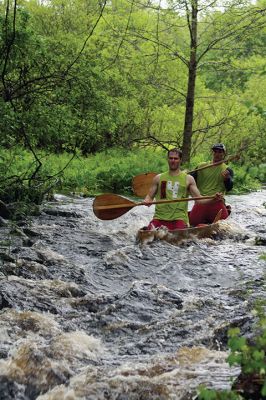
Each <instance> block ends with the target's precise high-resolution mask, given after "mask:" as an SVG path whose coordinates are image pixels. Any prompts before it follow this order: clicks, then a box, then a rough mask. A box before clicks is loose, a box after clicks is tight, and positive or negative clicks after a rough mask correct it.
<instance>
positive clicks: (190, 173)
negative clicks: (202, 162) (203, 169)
mask: <svg viewBox="0 0 266 400" xmlns="http://www.w3.org/2000/svg"><path fill="white" fill-rule="evenodd" d="M197 168H198V167H196V169H197ZM189 175H191V176H193V178H194V179H195V182H196V183H197V179H198V171H192V172H189Z"/></svg>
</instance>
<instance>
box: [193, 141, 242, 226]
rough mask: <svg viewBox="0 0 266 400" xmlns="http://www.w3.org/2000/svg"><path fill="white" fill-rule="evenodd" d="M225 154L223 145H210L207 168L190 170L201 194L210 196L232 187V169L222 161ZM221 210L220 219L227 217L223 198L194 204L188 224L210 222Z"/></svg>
mask: <svg viewBox="0 0 266 400" xmlns="http://www.w3.org/2000/svg"><path fill="white" fill-rule="evenodd" d="M225 154H226V148H225V145H224V144H222V143H217V144H214V145H213V146H212V164H213V165H211V166H210V167H209V168H205V169H202V170H199V171H197V170H196V171H195V172H192V173H191V175H192V176H193V178H194V179H195V181H196V183H197V186H198V189H199V191H200V193H201V195H202V196H212V195H214V194H215V193H216V192H220V193H223V194H225V193H226V192H228V191H229V190H231V189H232V188H233V175H234V174H233V171H232V169H231V168H228V167H227V166H226V164H225V163H224V162H223V160H224V158H225ZM205 165H208V163H202V164H200V165H199V166H198V167H197V168H201V167H204V166H205ZM220 210H222V215H221V219H226V218H227V217H228V210H227V208H226V206H225V203H224V200H223V199H221V200H220V201H219V202H216V203H212V204H209V205H208V206H206V205H205V204H194V206H193V208H192V210H191V212H190V214H189V221H190V224H191V225H193V226H196V225H198V224H209V223H212V222H213V220H214V218H215V216H216V215H217V213H218V211H220Z"/></svg>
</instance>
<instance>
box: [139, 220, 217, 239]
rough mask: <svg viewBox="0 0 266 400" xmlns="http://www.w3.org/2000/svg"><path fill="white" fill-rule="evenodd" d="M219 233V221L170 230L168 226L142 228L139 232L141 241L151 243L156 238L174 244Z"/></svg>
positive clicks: (211, 236) (210, 236) (212, 236)
mask: <svg viewBox="0 0 266 400" xmlns="http://www.w3.org/2000/svg"><path fill="white" fill-rule="evenodd" d="M218 233H219V222H216V223H213V224H210V225H204V226H199V227H193V228H186V229H176V230H173V231H169V230H168V229H167V228H160V229H155V230H146V229H140V230H139V231H138V233H137V241H138V242H139V243H143V244H144V243H151V242H153V241H155V240H164V241H166V242H168V243H172V244H180V243H181V242H182V241H184V240H188V239H193V238H198V239H204V238H214V237H215V236H216V235H217V234H218Z"/></svg>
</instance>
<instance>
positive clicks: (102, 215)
mask: <svg viewBox="0 0 266 400" xmlns="http://www.w3.org/2000/svg"><path fill="white" fill-rule="evenodd" d="M134 206H135V203H133V202H132V201H130V200H128V199H126V198H125V197H122V196H118V195H116V194H112V193H107V194H100V195H99V196H96V197H95V199H94V201H93V205H92V207H93V212H94V214H95V215H96V217H98V218H99V219H102V220H111V219H116V218H118V217H121V215H123V214H125V213H126V212H128V211H129V210H130V209H131V208H133V207H134Z"/></svg>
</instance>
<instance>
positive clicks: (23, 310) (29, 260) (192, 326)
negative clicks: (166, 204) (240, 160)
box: [0, 189, 266, 400]
mask: <svg viewBox="0 0 266 400" xmlns="http://www.w3.org/2000/svg"><path fill="white" fill-rule="evenodd" d="M265 194H266V190H265V189H264V190H261V191H258V192H255V193H250V194H246V195H241V196H234V195H231V196H228V197H227V201H228V202H229V203H230V204H231V206H232V214H231V216H230V217H229V218H228V220H226V221H223V222H221V223H220V224H221V232H223V235H222V236H221V237H220V238H216V239H201V240H198V239H193V240H188V241H187V242H185V243H182V244H181V245H179V246H176V245H173V244H169V243H167V242H164V241H156V242H152V243H150V244H143V245H141V244H139V243H137V242H136V233H137V230H138V229H139V228H141V227H142V226H144V225H146V224H147V222H148V221H149V220H150V219H151V216H152V213H153V210H154V209H153V206H152V207H150V208H147V207H145V206H139V207H134V208H133V209H132V210H130V211H129V212H127V213H126V214H125V215H123V216H122V217H120V218H117V219H115V220H112V221H101V220H99V219H97V218H96V217H95V215H94V214H93V211H92V201H93V199H86V198H82V197H67V196H63V195H56V196H55V200H54V201H51V202H48V203H45V204H44V205H43V207H42V212H41V214H40V215H39V216H36V217H32V218H31V219H30V220H28V221H24V222H20V223H18V224H17V225H15V224H5V223H2V224H1V225H2V226H1V227H0V239H1V241H0V246H1V247H0V256H1V269H0V278H1V280H0V314H1V318H0V399H1V400H2V399H3V400H10V399H16V400H35V399H37V400H107V399H108V400H170V399H171V400H181V399H182V400H185V399H188V400H189V399H193V398H194V399H195V396H196V394H197V389H198V387H199V385H205V386H207V387H209V388H216V389H229V388H230V385H231V382H232V379H233V378H234V377H236V376H237V374H238V373H239V369H238V368H237V367H234V368H230V367H229V366H228V363H227V362H226V358H227V356H228V349H227V331H228V328H229V327H230V326H238V327H239V328H240V329H241V332H242V333H243V334H245V335H250V332H251V327H252V323H253V322H254V321H255V319H256V317H255V312H254V307H255V304H256V302H257V301H258V300H261V299H265V267H266V262H265V260H263V259H262V258H260V256H261V255H262V254H263V253H264V254H265V243H266V223H265V222H266V208H265V206H264V205H263V203H264V202H265V201H266V196H265ZM225 232H226V234H224V233H225Z"/></svg>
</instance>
